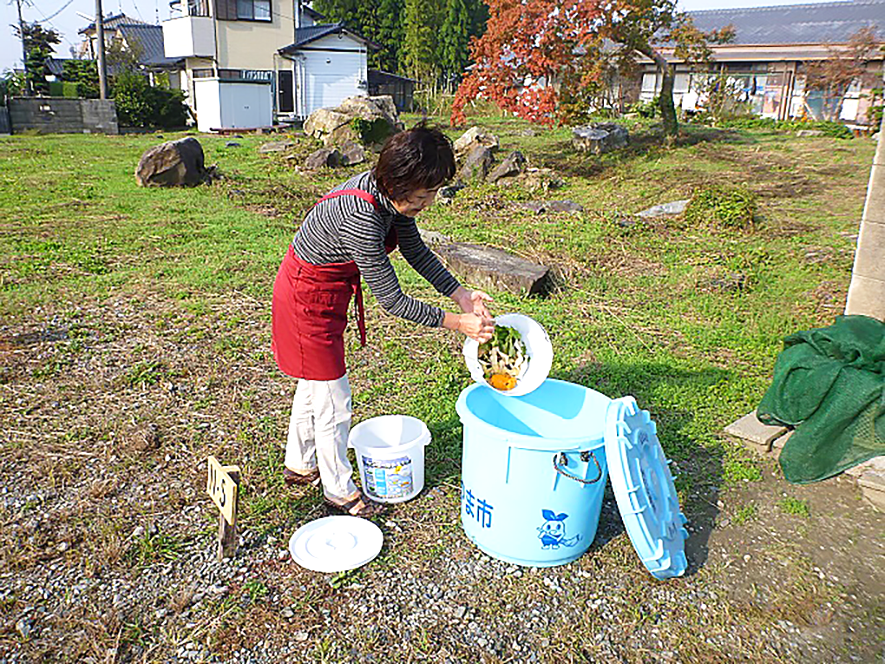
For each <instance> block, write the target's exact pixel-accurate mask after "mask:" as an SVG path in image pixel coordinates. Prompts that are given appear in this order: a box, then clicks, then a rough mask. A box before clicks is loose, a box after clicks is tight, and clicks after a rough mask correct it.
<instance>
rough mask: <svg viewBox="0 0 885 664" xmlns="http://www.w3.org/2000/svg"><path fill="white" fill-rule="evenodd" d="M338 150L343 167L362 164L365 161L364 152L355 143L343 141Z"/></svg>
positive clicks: (360, 146)
mask: <svg viewBox="0 0 885 664" xmlns="http://www.w3.org/2000/svg"><path fill="white" fill-rule="evenodd" d="M338 149H339V150H340V152H341V164H342V165H343V166H353V165H354V164H362V163H363V162H364V161H365V160H366V150H365V149H364V148H363V146H362V145H360V144H359V143H357V142H356V141H344V143H342V144H341V147H340V148H338Z"/></svg>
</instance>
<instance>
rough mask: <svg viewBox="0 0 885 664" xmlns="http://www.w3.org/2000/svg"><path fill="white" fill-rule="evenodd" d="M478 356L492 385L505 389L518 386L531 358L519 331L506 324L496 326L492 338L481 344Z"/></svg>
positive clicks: (486, 377)
mask: <svg viewBox="0 0 885 664" xmlns="http://www.w3.org/2000/svg"><path fill="white" fill-rule="evenodd" d="M476 356H477V359H478V360H479V365H480V366H481V367H482V370H483V374H484V376H485V379H486V380H487V381H489V382H490V383H491V384H492V387H496V388H498V389H504V390H509V389H513V387H515V386H516V380H517V379H518V378H519V376H520V374H521V373H522V371H523V368H524V367H525V366H526V365H527V363H528V359H529V358H528V356H527V355H526V351H525V343H523V341H522V337H521V336H520V335H519V332H517V331H516V330H514V329H513V328H512V327H506V326H504V325H496V326H495V333H494V334H493V335H492V338H491V339H489V340H488V341H486V342H485V343H482V344H480V346H479V349H478V350H477V354H476Z"/></svg>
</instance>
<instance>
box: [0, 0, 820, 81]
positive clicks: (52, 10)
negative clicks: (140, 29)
mask: <svg viewBox="0 0 885 664" xmlns="http://www.w3.org/2000/svg"><path fill="white" fill-rule="evenodd" d="M69 1H70V4H67V6H65V5H66V3H68V2H69ZM801 1H802V0H680V2H679V7H680V9H683V10H696V9H723V8H728V7H763V6H772V5H791V4H798V3H799V2H801ZM804 1H805V2H807V3H809V4H810V3H811V2H814V0H804ZM21 2H22V18H23V19H24V20H25V21H27V22H28V23H32V22H34V21H42V22H43V26H44V27H49V28H54V29H55V30H56V31H58V32H59V33H60V34H61V36H62V41H61V44H59V45H58V46H57V47H56V55H57V56H58V57H60V58H68V57H70V49H71V46H73V45H75V44H77V43H78V42H79V41H80V36H79V35H78V34H77V31H78V30H80V29H81V28H83V27H85V26H86V25H87V24H88V23H89V22H90V20H91V19H90V20H87V19H86V18H84V17H83V15H85V16H88V17H91V16H94V15H95V2H94V1H93V0H21ZM102 4H103V13H104V15H105V16H108V15H110V14H118V13H120V12H121V11H122V12H123V13H124V14H126V15H127V16H131V17H132V18H137V19H140V20H143V21H146V22H148V23H155V22H157V17H158V16H159V20H160V21H163V20H165V19H167V18H169V0H102ZM56 12H58V14H57V15H54V14H56ZM47 18H48V19H49V20H48V21H46V19H47ZM17 23H18V12H17V10H16V0H0V72H4V71H6V70H8V69H12V67H21V58H22V47H21V42H20V41H19V40H18V39H17V38H16V37H15V35H14V33H13V31H12V27H11V26H12V25H14V24H17Z"/></svg>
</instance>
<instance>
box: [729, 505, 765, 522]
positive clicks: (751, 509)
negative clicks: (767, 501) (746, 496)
mask: <svg viewBox="0 0 885 664" xmlns="http://www.w3.org/2000/svg"><path fill="white" fill-rule="evenodd" d="M757 513H758V509H757V508H756V506H755V505H753V504H750V505H742V506H741V507H739V508H738V510H737V511H736V512H735V513H734V516H733V517H732V519H731V520H732V521H733V522H734V524H735V525H737V526H742V525H744V524H745V523H747V522H748V521H752V520H753V519H755V518H756V515H757Z"/></svg>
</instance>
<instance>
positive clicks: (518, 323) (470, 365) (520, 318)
mask: <svg viewBox="0 0 885 664" xmlns="http://www.w3.org/2000/svg"><path fill="white" fill-rule="evenodd" d="M495 325H501V326H503V327H512V328H513V329H514V330H516V331H517V332H519V335H520V336H521V337H522V342H523V343H524V344H525V350H526V355H527V356H528V358H529V361H528V367H527V368H525V369H523V373H522V374H521V375H520V376H519V380H518V382H517V384H516V387H514V388H513V389H512V390H507V391H504V390H498V389H495V388H494V387H492V386H491V385H489V383H488V382H487V381H486V378H485V374H484V373H483V370H482V366H481V365H480V363H479V360H478V359H477V353H478V351H479V343H477V341H476V340H475V339H467V340H466V341H465V342H464V359H465V361H466V362H467V369H468V370H469V371H470V377H471V378H473V380H475V381H476V382H477V383H481V384H482V385H486V386H487V387H489V388H490V389H492V390H495V392H498V393H499V394H504V395H506V396H509V397H521V396H523V395H526V394H528V393H529V392H532V391H534V390H536V389H538V387H540V386H541V384H542V383H543V382H544V381H545V380H546V379H547V374H549V373H550V367H551V366H552V365H553V345H552V344H551V343H550V337H548V336H547V332H546V330H544V328H543V327H541V326H540V324H538V322H537V321H535V320H534V319H532V318H529V317H528V316H524V315H523V314H504V315H502V316H496V317H495Z"/></svg>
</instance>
